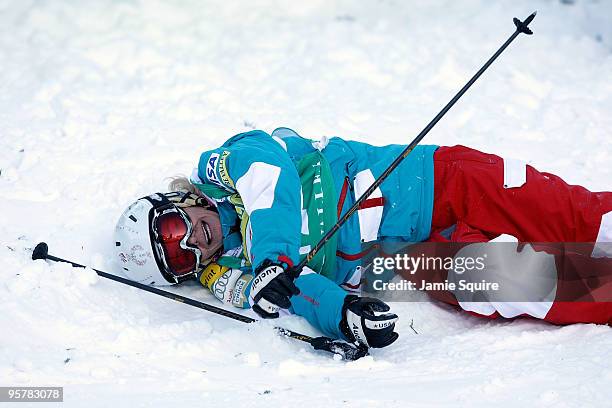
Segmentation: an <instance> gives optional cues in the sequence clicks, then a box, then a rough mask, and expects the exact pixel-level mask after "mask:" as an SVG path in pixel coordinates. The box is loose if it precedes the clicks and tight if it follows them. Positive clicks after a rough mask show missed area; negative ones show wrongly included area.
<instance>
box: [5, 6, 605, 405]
mask: <svg viewBox="0 0 612 408" xmlns="http://www.w3.org/2000/svg"><path fill="white" fill-rule="evenodd" d="M567 3H569V4H567ZM534 9H537V10H538V15H537V17H536V19H535V20H534V21H533V23H532V25H531V27H532V28H533V30H534V32H535V34H534V35H533V36H531V37H527V36H523V35H521V36H520V37H519V38H517V39H516V40H515V41H514V43H512V44H511V45H510V47H509V48H508V50H507V51H506V52H505V53H504V54H502V56H501V57H500V58H499V59H498V60H497V61H496V62H495V63H494V64H493V66H492V67H491V68H490V69H489V70H488V71H487V72H486V73H485V74H484V75H483V76H482V78H481V79H480V80H479V81H478V82H477V83H476V84H475V85H474V86H473V87H472V89H470V90H469V92H468V93H467V94H466V95H465V96H464V97H463V98H462V99H461V100H460V102H459V103H458V104H457V105H456V106H455V107H454V108H453V109H452V110H451V111H450V113H449V114H448V115H447V116H446V117H445V118H444V119H443V120H442V121H441V122H440V123H439V125H438V126H437V127H435V129H434V130H433V131H432V132H431V133H430V134H429V135H428V136H427V138H426V142H427V143H432V144H441V145H454V144H465V145H468V146H471V147H475V148H478V149H481V150H484V151H487V152H491V153H496V154H499V155H502V156H508V157H516V158H521V159H523V160H526V161H528V162H529V163H530V164H532V165H534V166H535V167H537V168H539V169H540V170H545V171H551V172H553V173H556V174H558V175H560V176H562V177H564V178H565V179H566V181H568V182H570V183H579V184H583V185H585V186H587V187H588V188H590V189H593V190H609V189H610V188H611V186H610V180H611V179H612V170H611V166H610V161H611V155H612V137H611V136H612V2H610V1H603V0H602V1H587V0H582V1H580V0H577V1H575V2H572V1H567V0H566V1H563V2H561V1H556V0H539V1H534V0H530V1H525V0H521V1H511V0H499V1H495V2H492V1H485V0H467V1H460V2H459V1H451V0H447V1H442V0H436V1H425V0H420V1H411V2H404V1H394V0H380V1H374V0H370V1H360V2H353V1H333V0H308V1H304V2H295V1H275V0H258V1H180V2H179V1H177V2H166V1H157V0H147V1H137V0H135V1H128V0H126V1H116V2H111V1H95V2H94V1H81V2H79V1H61V0H57V1H52V2H51V1H50V2H39V1H27V0H23V1H0V33H1V34H0V72H1V75H0V169H1V173H0V214H2V222H1V224H0V265H1V268H0V385H1V386H8V385H15V386H50V385H56V386H64V387H65V393H64V394H65V397H64V400H65V402H64V406H70V407H80V406H89V407H107V406H114V407H123V406H129V407H147V406H170V405H172V406H225V405H231V406H245V407H250V406H261V407H277V406H279V407H281V406H283V407H284V406H311V407H340V406H347V407H378V406H386V407H406V406H430V405H434V406H481V407H489V406H493V405H495V406H501V407H506V406H507V407H510V406H554V407H556V408H558V407H579V406H610V404H611V401H612V359H611V355H612V353H611V351H612V329H611V328H610V327H608V326H596V325H573V326H567V327H556V326H552V325H547V324H545V323H542V322H539V321H535V320H527V319H522V320H516V321H489V320H486V319H480V318H476V317H472V316H470V315H468V314H465V313H462V312H459V311H456V310H455V309H453V308H450V307H447V306H445V305H442V304H438V303H434V302H431V301H429V300H427V299H426V297H421V298H419V299H418V300H420V301H419V302H394V303H392V306H393V309H394V311H396V312H397V313H398V314H399V315H400V322H399V323H398V325H399V327H398V331H399V332H400V334H401V337H400V339H399V340H398V341H397V342H396V343H395V344H394V345H392V346H391V347H388V348H387V349H383V350H374V351H373V352H372V354H371V356H369V357H366V358H364V359H362V360H359V361H355V362H344V361H339V360H337V359H334V358H330V356H329V355H327V354H325V353H320V352H314V351H313V350H311V349H310V348H309V347H308V346H307V345H305V344H304V343H301V342H298V341H294V340H291V339H286V338H282V337H279V336H278V335H276V334H275V333H274V331H273V330H272V326H273V325H274V324H279V325H283V326H286V327H290V328H293V329H296V330H300V331H303V332H306V333H310V334H316V332H315V331H314V330H313V329H312V328H310V327H309V326H308V325H307V323H305V321H304V320H303V319H301V318H299V317H295V316H291V317H286V318H283V319H280V320H279V321H276V322H261V323H255V324H251V325H247V324H243V323H239V322H235V321H232V320H229V319H227V318H223V317H220V316H217V315H213V314H210V313H208V312H205V311H201V310H199V309H196V308H192V307H189V306H187V305H184V304H180V303H177V302H173V301H170V300H167V299H164V298H161V297H158V296H154V295H151V294H148V293H145V292H142V291H139V290H137V289H133V288H129V287H126V286H123V285H120V284H117V283H115V282H112V281H109V280H106V279H101V278H99V277H98V276H97V275H96V274H95V272H94V271H93V270H92V269H81V268H73V267H71V266H69V265H67V264H59V263H50V262H45V261H41V260H39V261H32V260H31V259H30V256H31V251H32V248H33V247H34V246H35V245H36V243H37V242H39V241H46V242H48V243H49V247H50V253H52V254H54V255H57V256H60V257H64V258H68V259H71V260H74V261H77V262H80V263H83V264H87V265H90V266H91V267H95V268H99V269H102V270H104V271H108V272H114V273H118V272H117V270H116V267H115V265H114V264H113V263H112V262H111V255H112V253H113V241H112V231H113V228H114V225H115V222H116V220H117V218H118V216H119V214H120V213H121V212H122V211H123V209H124V208H125V207H126V206H127V205H128V204H130V203H131V202H132V201H133V200H134V199H136V198H137V197H140V196H143V195H146V194H149V193H151V192H155V191H159V190H164V189H165V188H166V185H167V182H168V180H167V177H168V176H173V175H177V174H189V173H190V172H191V169H192V168H193V167H194V166H195V165H196V162H197V159H198V157H199V154H200V153H201V152H202V151H203V150H207V149H210V148H213V147H216V146H218V145H219V144H220V143H222V142H223V141H224V140H225V139H226V138H228V137H229V136H231V135H234V134H236V133H239V132H242V131H246V130H249V129H251V128H259V129H263V130H266V131H272V130H273V129H274V128H275V127H277V126H288V127H291V128H293V129H296V130H297V131H298V132H299V133H301V134H302V135H304V136H307V137H311V138H318V137H320V136H323V135H327V136H333V135H339V136H343V137H346V138H349V139H350V138H352V139H356V140H362V141H367V142H370V143H374V144H387V143H408V142H409V141H410V140H411V139H412V138H413V137H414V136H415V135H416V134H417V133H418V132H419V131H420V130H421V129H422V128H423V127H424V126H425V125H426V124H427V123H428V122H429V120H430V119H431V118H432V117H433V115H435V114H436V113H437V112H438V111H439V110H440V109H441V108H442V106H443V105H444V104H446V102H447V101H448V100H449V99H450V98H451V97H452V96H453V95H454V94H455V92H456V91H457V90H458V89H459V88H460V87H461V86H463V84H464V83H465V82H466V81H467V79H469V77H471V75H472V74H473V73H474V72H475V71H476V70H477V69H478V68H479V67H480V66H481V65H482V64H483V63H484V62H485V61H486V59H488V58H489V56H490V55H492V53H493V52H494V51H495V50H496V49H497V48H498V47H499V46H500V45H501V44H502V43H503V41H505V40H506V39H507V38H508V36H509V35H510V34H511V33H512V32H513V30H514V25H513V24H512V21H511V20H512V17H515V16H516V17H520V18H525V17H527V16H528V15H529V14H530V13H531V12H532V11H534ZM172 290H173V291H175V292H177V293H180V294H183V295H186V296H191V297H194V298H196V299H199V300H203V301H207V302H210V303H213V304H216V303H215V300H214V298H213V297H212V296H211V295H210V294H208V293H207V291H206V290H204V289H203V288H201V287H199V286H197V285H195V284H193V285H190V284H187V285H182V286H181V287H174V288H172ZM412 320H413V321H414V327H415V328H416V329H417V331H418V333H419V334H418V335H417V334H414V333H413V332H412V330H411V329H410V327H409V326H410V323H411V321H412ZM20 406H21V405H20ZM24 406H25V405H24Z"/></svg>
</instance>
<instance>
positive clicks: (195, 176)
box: [189, 167, 204, 184]
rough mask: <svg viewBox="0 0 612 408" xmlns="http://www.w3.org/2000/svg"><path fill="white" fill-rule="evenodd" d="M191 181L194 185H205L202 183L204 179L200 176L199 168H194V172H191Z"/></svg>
mask: <svg viewBox="0 0 612 408" xmlns="http://www.w3.org/2000/svg"><path fill="white" fill-rule="evenodd" d="M189 180H190V181H191V182H192V183H198V184H204V182H203V181H202V179H201V178H200V176H199V175H198V168H197V167H194V169H193V171H192V172H191V176H190V177H189Z"/></svg>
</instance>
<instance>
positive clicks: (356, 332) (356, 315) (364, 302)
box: [340, 295, 399, 348]
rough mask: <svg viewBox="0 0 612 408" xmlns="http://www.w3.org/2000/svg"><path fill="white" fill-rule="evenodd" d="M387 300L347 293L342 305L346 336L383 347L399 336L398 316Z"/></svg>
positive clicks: (341, 324)
mask: <svg viewBox="0 0 612 408" xmlns="http://www.w3.org/2000/svg"><path fill="white" fill-rule="evenodd" d="M389 310H390V307H389V305H387V304H386V303H385V302H383V301H381V300H378V299H374V298H369V297H358V296H355V295H347V296H346V298H345V299H344V305H343V306H342V320H341V321H340V330H341V331H342V333H343V334H344V335H345V336H346V338H347V339H348V340H349V341H351V342H355V343H359V344H362V345H364V346H367V347H374V348H381V347H386V346H388V345H390V344H391V343H393V342H394V341H395V340H397V338H398V337H399V334H397V333H396V332H395V331H394V330H395V322H396V321H397V319H398V317H397V315H396V314H395V313H387V312H388V311H389Z"/></svg>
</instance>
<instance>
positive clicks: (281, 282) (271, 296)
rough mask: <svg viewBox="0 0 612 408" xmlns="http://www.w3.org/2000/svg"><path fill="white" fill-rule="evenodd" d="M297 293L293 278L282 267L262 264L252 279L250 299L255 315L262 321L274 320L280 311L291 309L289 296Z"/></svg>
mask: <svg viewBox="0 0 612 408" xmlns="http://www.w3.org/2000/svg"><path fill="white" fill-rule="evenodd" d="M299 293H300V290H299V289H298V287H297V286H295V283H293V277H291V276H290V274H289V273H288V272H286V271H285V269H284V268H283V267H282V266H280V265H278V264H272V263H270V262H264V263H263V264H262V265H261V266H260V267H259V268H258V271H257V273H256V275H255V278H253V284H252V286H251V293H250V297H251V299H252V303H253V310H254V311H255V313H257V314H258V315H259V316H261V317H262V318H264V319H276V318H277V317H278V312H279V310H280V309H289V307H291V302H290V300H289V299H290V298H291V296H293V295H297V294H299Z"/></svg>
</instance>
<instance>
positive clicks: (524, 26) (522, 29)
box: [293, 11, 536, 277]
mask: <svg viewBox="0 0 612 408" xmlns="http://www.w3.org/2000/svg"><path fill="white" fill-rule="evenodd" d="M535 16H536V12H535V11H534V12H533V13H532V14H531V15H530V16H529V17H527V18H526V19H525V21H521V20H519V19H518V18H516V17H515V18H514V19H513V22H514V25H515V26H516V30H515V31H514V33H513V34H512V35H511V36H510V38H508V39H507V40H506V42H505V43H504V44H503V45H502V46H501V47H499V49H498V50H497V51H496V52H495V54H493V56H492V57H491V58H489V60H488V61H487V62H486V63H485V64H484V65H483V66H482V67H481V68H480V69H479V70H478V72H476V74H474V76H473V77H472V78H471V79H470V80H469V81H468V82H467V83H466V84H465V85H464V86H463V88H461V90H459V92H457V94H456V95H455V96H454V97H453V99H451V100H450V101H449V102H448V103H447V104H446V106H444V108H442V110H441V111H440V112H439V113H438V114H437V115H436V116H435V117H434V118H433V119H432V120H431V122H429V124H427V126H425V128H424V129H423V130H421V133H419V134H418V135H417V137H415V138H414V140H413V141H412V142H410V144H409V145H408V146H406V148H405V149H404V150H403V151H402V153H400V155H399V156H397V158H396V159H395V160H393V162H392V163H391V164H390V165H389V167H387V169H386V170H385V171H384V172H383V173H382V174H381V175H380V176H379V177H378V178H377V179H376V180H374V183H372V185H371V186H370V187H369V188H368V189H367V190H366V191H365V192H364V193H363V194H362V195H361V197H359V198H358V199H357V201H355V203H354V204H353V206H352V207H351V208H349V210H348V211H347V212H346V213H344V215H343V216H342V217H341V218H340V219H339V220H338V222H336V224H334V226H333V227H332V228H330V230H329V231H327V233H326V234H325V235H324V236H323V237H322V238H321V240H320V241H319V242H318V243H317V244H316V245H315V246H314V247H313V248H312V249H311V250H310V252H308V254H307V255H306V257H305V258H304V259H302V260H301V261H300V263H299V264H297V265H296V266H295V268H293V275H294V277H298V276H299V275H300V273H301V272H302V269H303V268H304V266H306V264H308V262H310V261H311V260H312V258H314V257H315V255H316V254H317V253H318V252H319V251H320V250H321V248H323V246H324V245H325V244H326V243H327V241H329V239H330V238H331V237H332V236H333V235H334V234H335V233H336V232H337V231H338V230H339V229H340V227H341V226H342V225H344V223H345V222H346V220H348V219H349V217H350V216H351V215H353V213H354V212H355V211H357V209H358V208H359V206H360V205H361V203H363V202H364V201H365V200H366V199H367V198H368V197H369V196H370V194H372V193H373V192H374V190H376V189H377V188H378V187H379V186H380V185H381V184H382V182H383V181H385V179H386V178H387V176H389V174H391V172H392V171H393V170H395V169H396V168H397V166H399V164H400V163H401V162H402V160H404V159H405V158H406V156H408V155H409V154H410V152H412V150H413V149H414V148H415V146H416V145H418V144H419V143H420V142H421V140H423V138H424V137H425V135H427V133H429V131H430V130H431V129H432V128H433V127H434V126H435V125H436V124H437V123H438V121H440V119H442V117H443V116H444V115H445V114H446V112H448V111H449V110H450V108H452V107H453V105H454V104H455V103H456V102H457V101H458V100H459V98H461V97H462V96H463V94H464V93H465V92H466V91H467V90H468V89H469V88H470V87H471V86H472V85H473V84H474V82H476V80H477V79H478V78H479V77H480V76H481V75H482V73H483V72H485V71H486V69H487V68H489V66H490V65H491V64H492V63H493V61H495V60H496V59H497V57H499V55H500V54H501V53H502V52H503V51H504V50H505V49H506V47H508V45H510V43H511V42H512V41H514V39H515V38H516V37H517V36H518V35H519V34H521V33H524V34H527V35H531V34H533V32H532V31H531V30H530V29H529V27H528V25H529V23H531V21H532V20H533V19H534V18H535Z"/></svg>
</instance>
